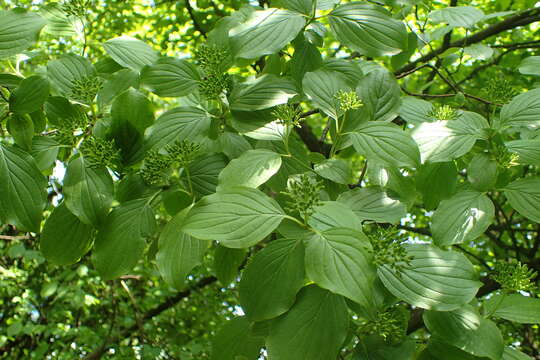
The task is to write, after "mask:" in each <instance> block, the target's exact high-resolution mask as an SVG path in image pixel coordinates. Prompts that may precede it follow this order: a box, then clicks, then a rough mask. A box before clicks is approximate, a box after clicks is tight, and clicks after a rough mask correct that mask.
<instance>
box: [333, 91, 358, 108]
mask: <svg viewBox="0 0 540 360" xmlns="http://www.w3.org/2000/svg"><path fill="white" fill-rule="evenodd" d="M334 98H335V99H336V100H337V102H338V106H339V108H340V110H342V111H348V110H355V109H358V108H360V107H362V106H363V105H364V104H362V100H360V98H358V94H357V93H356V91H354V90H351V91H343V90H339V91H338V92H337V94H335V95H334Z"/></svg>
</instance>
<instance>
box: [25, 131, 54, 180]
mask: <svg viewBox="0 0 540 360" xmlns="http://www.w3.org/2000/svg"><path fill="white" fill-rule="evenodd" d="M59 148H60V144H58V143H57V142H56V140H54V139H52V138H51V137H48V136H36V137H34V138H33V139H32V151H31V152H30V153H31V154H32V156H33V157H34V159H35V160H36V164H37V167H38V169H39V170H40V171H44V170H47V169H50V168H51V167H52V166H53V164H54V162H55V161H56V158H57V156H58V150H59Z"/></svg>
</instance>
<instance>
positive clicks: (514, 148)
mask: <svg viewBox="0 0 540 360" xmlns="http://www.w3.org/2000/svg"><path fill="white" fill-rule="evenodd" d="M504 145H506V148H507V149H508V151H510V152H513V153H516V154H518V155H519V158H518V161H519V162H520V163H522V164H529V165H536V166H540V138H534V139H524V140H513V141H508V142H506V143H504Z"/></svg>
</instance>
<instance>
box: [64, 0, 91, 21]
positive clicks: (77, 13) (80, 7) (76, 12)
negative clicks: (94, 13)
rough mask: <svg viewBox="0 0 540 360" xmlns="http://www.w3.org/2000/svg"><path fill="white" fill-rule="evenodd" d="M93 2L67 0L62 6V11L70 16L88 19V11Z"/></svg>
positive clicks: (88, 0) (89, 0) (87, 0)
mask: <svg viewBox="0 0 540 360" xmlns="http://www.w3.org/2000/svg"><path fill="white" fill-rule="evenodd" d="M90 3H91V0H67V1H66V2H64V3H63V4H62V10H63V11H64V12H65V13H66V14H67V15H69V16H74V17H78V18H81V19H83V18H85V17H86V9H88V8H89V7H90Z"/></svg>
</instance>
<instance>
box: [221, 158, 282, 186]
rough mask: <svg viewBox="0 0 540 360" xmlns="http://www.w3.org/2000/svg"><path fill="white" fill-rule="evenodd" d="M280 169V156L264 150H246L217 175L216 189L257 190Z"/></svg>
mask: <svg viewBox="0 0 540 360" xmlns="http://www.w3.org/2000/svg"><path fill="white" fill-rule="evenodd" d="M280 167H281V155H279V154H277V153H275V152H273V151H270V150H266V149H256V150H248V151H246V152H245V153H244V154H243V155H242V156H240V157H239V158H237V159H234V160H232V161H231V162H230V163H229V164H228V165H227V166H226V167H225V168H224V169H223V171H221V173H220V174H219V186H218V189H223V188H226V187H230V186H246V187H252V188H257V187H259V186H260V185H262V184H264V183H265V182H266V181H267V180H268V179H270V178H271V177H272V176H274V174H275V173H276V172H278V171H279V168H280Z"/></svg>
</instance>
